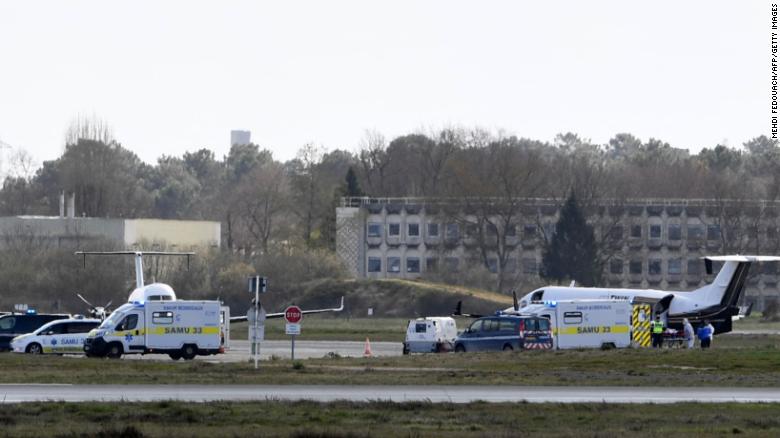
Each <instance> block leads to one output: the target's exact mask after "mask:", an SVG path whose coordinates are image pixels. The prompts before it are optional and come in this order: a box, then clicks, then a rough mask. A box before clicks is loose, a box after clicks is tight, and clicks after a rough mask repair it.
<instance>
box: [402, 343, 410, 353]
mask: <svg viewBox="0 0 780 438" xmlns="http://www.w3.org/2000/svg"><path fill="white" fill-rule="evenodd" d="M401 353H402V354H404V355H407V354H409V347H407V346H406V345H404V349H403V350H401Z"/></svg>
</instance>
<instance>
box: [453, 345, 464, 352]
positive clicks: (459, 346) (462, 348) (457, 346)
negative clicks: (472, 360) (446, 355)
mask: <svg viewBox="0 0 780 438" xmlns="http://www.w3.org/2000/svg"><path fill="white" fill-rule="evenodd" d="M455 352H456V353H465V352H466V347H464V346H463V344H457V345H455Z"/></svg>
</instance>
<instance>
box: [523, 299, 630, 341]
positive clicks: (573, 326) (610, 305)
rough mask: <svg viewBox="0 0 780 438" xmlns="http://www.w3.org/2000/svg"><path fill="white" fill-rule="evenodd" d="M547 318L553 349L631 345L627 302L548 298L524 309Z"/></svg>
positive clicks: (628, 304) (526, 311)
mask: <svg viewBox="0 0 780 438" xmlns="http://www.w3.org/2000/svg"><path fill="white" fill-rule="evenodd" d="M523 310H524V312H523V313H531V314H533V315H536V316H541V317H543V318H547V319H549V320H550V326H551V327H552V332H553V348H556V349H561V350H562V349H567V348H626V347H630V346H631V311H632V306H631V304H630V303H629V302H628V301H622V300H570V301H547V302H543V303H536V304H532V305H531V306H528V307H526V308H525V309H523Z"/></svg>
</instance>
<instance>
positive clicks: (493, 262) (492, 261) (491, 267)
mask: <svg viewBox="0 0 780 438" xmlns="http://www.w3.org/2000/svg"><path fill="white" fill-rule="evenodd" d="M487 265H488V271H490V272H492V273H493V274H495V273H497V272H498V259H497V258H495V257H490V258H488V259H487Z"/></svg>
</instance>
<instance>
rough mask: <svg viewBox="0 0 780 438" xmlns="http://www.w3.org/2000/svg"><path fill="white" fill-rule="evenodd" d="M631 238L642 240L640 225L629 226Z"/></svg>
mask: <svg viewBox="0 0 780 438" xmlns="http://www.w3.org/2000/svg"><path fill="white" fill-rule="evenodd" d="M631 237H633V238H634V239H641V238H642V226H641V225H631Z"/></svg>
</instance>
